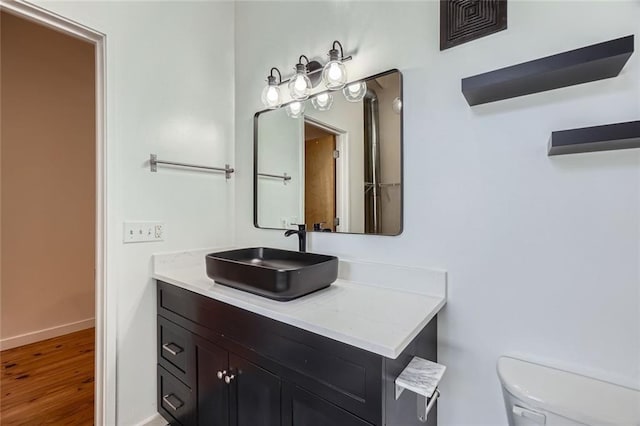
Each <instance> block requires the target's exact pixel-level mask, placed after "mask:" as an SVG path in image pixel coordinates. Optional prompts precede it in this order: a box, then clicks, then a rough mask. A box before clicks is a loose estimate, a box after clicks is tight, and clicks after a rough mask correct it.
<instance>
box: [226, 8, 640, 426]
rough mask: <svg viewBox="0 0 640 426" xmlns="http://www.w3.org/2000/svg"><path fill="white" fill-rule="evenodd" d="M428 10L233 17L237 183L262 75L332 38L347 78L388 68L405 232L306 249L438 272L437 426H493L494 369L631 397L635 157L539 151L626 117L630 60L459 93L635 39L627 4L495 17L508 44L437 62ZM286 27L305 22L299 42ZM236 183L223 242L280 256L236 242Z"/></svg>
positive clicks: (635, 329) (253, 233) (637, 222)
mask: <svg viewBox="0 0 640 426" xmlns="http://www.w3.org/2000/svg"><path fill="white" fill-rule="evenodd" d="M438 11H439V3H438V2H411V3H399V2H393V5H390V4H389V3H385V2H372V3H360V2H326V3H313V2H301V3H292V2H283V3H271V2H238V3H237V4H236V21H235V22H236V27H235V36H236V62H235V66H236V71H237V72H236V92H235V94H236V147H235V149H236V159H237V161H236V165H237V167H238V169H239V170H246V171H249V170H250V169H251V161H252V160H251V158H252V154H251V153H252V117H253V113H254V112H255V111H257V110H259V109H261V105H260V91H261V90H262V86H263V84H264V78H265V76H266V75H267V73H268V70H269V68H270V67H272V66H277V67H279V68H280V69H289V68H290V66H292V65H293V63H294V62H295V58H297V57H298V55H300V54H307V55H312V56H314V55H316V56H322V55H324V54H325V52H326V51H327V50H328V49H329V47H330V44H331V42H332V41H333V40H334V39H336V38H337V39H339V40H340V41H342V43H343V45H344V46H345V48H346V50H347V52H346V53H347V54H350V53H355V58H354V60H353V61H352V62H349V63H348V64H347V67H348V69H349V72H350V74H351V76H352V77H353V78H358V77H363V76H366V75H370V74H372V73H376V72H380V71H384V70H387V69H390V68H394V67H397V68H399V69H400V70H401V71H402V72H403V74H404V94H405V96H404V108H405V109H404V114H405V116H404V117H405V123H404V124H405V138H404V147H405V153H404V160H405V164H404V166H405V182H406V186H405V212H404V219H405V226H404V233H403V234H402V235H400V236H399V237H372V236H358V235H333V234H332V235H326V234H318V233H316V234H313V235H312V236H311V237H310V243H311V244H310V249H311V250H313V251H317V252H325V253H333V254H337V255H339V256H340V255H343V256H348V257H350V258H354V257H355V258H360V259H367V260H372V261H384V262H390V263H397V264H408V265H420V266H433V267H439V268H444V269H446V270H448V271H449V301H448V304H447V306H446V308H445V310H444V311H443V312H442V314H441V315H440V316H439V318H440V320H439V358H440V360H441V361H442V362H443V363H445V364H446V365H447V366H448V367H449V369H448V370H447V374H446V379H445V381H444V384H443V397H442V399H441V401H440V402H439V410H438V414H439V421H440V423H439V424H440V425H441V426H443V425H452V426H453V425H455V426H460V425H498V424H506V418H505V415H504V409H503V403H502V397H501V394H500V387H499V383H498V381H497V378H496V374H495V362H496V360H497V358H498V356H499V355H501V354H504V353H522V354H527V355H530V356H533V357H536V358H538V359H542V360H546V361H548V362H550V363H553V364H556V365H561V366H565V367H569V368H571V369H573V370H576V371H579V372H583V373H588V374H592V375H595V376H598V377H604V378H608V379H609V380H612V381H615V382H618V383H622V384H626V385H630V386H635V387H638V388H640V364H639V362H638V360H639V359H640V307H639V300H640V294H639V287H640V270H639V260H640V243H639V241H640V152H639V151H638V150H627V151H618V152H603V153H594V154H584V155H570V156H560V157H553V158H549V157H548V156H547V153H546V149H547V141H548V138H549V135H550V133H551V131H553V130H558V129H569V128H574V127H580V126H590V125H597V124H603V123H610V122H618V121H626V120H637V119H638V118H639V117H640V83H639V81H638V75H639V74H640V59H639V56H638V53H637V52H636V54H635V55H634V56H633V57H632V58H631V60H630V61H629V63H628V64H627V66H626V67H625V69H624V71H623V73H622V74H621V75H620V76H619V77H618V78H615V79H610V80H605V81H600V82H594V83H589V84H586V85H581V86H575V87H570V88H564V89H560V90H556V91H552V92H546V93H540V94H536V95H532V96H526V97H521V98H517V99H512V100H507V101H502V102H496V103H493V104H489V105H485V106H478V107H474V108H470V107H469V106H468V105H467V103H466V101H465V99H464V98H463V96H462V94H461V93H460V79H461V78H463V77H466V76H470V75H474V74H476V73H480V72H484V71H489V70H493V69H496V68H499V67H502V66H507V65H512V64H516V63H519V62H522V61H526V60H530V59H534V58H538V57H541V56H545V55H549V54H553V53H557V52H562V51H564V50H568V49H573V48H577V47H581V46H584V45H588V44H592V43H597V42H601V41H605V40H608V39H611V38H615V37H619V36H624V35H627V34H632V33H636V35H640V5H639V4H638V2H637V1H628V2H623V3H622V2H621V3H618V2H612V1H607V2H585V3H580V2H575V1H571V2H569V1H567V2H560V1H556V2H535V1H530V2H528V1H512V2H509V29H508V30H506V31H503V32H500V33H497V34H494V35H491V36H488V37H485V38H483V39H480V40H477V41H474V42H471V43H467V44H464V45H462V46H459V47H455V48H453V49H450V50H447V51H444V52H440V51H439V48H438V46H439V42H438V33H439V18H438ZM577 11H579V12H577ZM576 13H578V15H576ZM299 16H303V17H305V18H306V17H313V22H314V23H317V25H314V26H313V31H309V24H308V22H309V20H308V19H298V17H299ZM576 16H578V17H579V19H577V18H576ZM256 35H259V37H258V36H256ZM636 38H637V37H636ZM236 185H237V190H238V191H237V196H236V217H237V224H236V232H237V240H236V243H237V244H239V245H249V244H251V245H255V244H264V245H271V246H276V247H285V248H290V249H295V247H296V243H297V241H294V240H293V239H289V240H287V239H285V238H284V237H283V236H282V232H281V231H265V230H257V229H254V228H253V227H252V217H251V212H252V204H251V203H252V198H251V190H252V186H251V174H250V173H248V172H247V173H244V174H240V173H239V174H238V179H237V181H236Z"/></svg>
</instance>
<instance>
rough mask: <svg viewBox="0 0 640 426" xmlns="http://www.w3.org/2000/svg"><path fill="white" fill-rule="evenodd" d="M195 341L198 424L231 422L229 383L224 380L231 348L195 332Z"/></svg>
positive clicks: (223, 425)
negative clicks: (218, 344)
mask: <svg viewBox="0 0 640 426" xmlns="http://www.w3.org/2000/svg"><path fill="white" fill-rule="evenodd" d="M194 341H195V352H196V366H197V371H198V378H197V382H198V385H197V386H198V392H197V394H198V424H199V425H206V426H229V385H228V384H227V383H226V382H225V377H226V376H227V374H229V368H228V366H229V359H228V352H227V351H226V350H224V349H222V348H220V347H219V346H216V345H214V344H213V343H210V342H208V341H206V340H204V339H202V338H200V337H198V336H194ZM219 373H220V374H219ZM219 376H220V377H219Z"/></svg>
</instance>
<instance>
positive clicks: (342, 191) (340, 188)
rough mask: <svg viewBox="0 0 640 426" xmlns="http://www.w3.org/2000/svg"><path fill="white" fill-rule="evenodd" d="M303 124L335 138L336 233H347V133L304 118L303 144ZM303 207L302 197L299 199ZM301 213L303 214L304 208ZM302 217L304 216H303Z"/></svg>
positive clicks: (302, 161) (302, 174) (310, 118)
mask: <svg viewBox="0 0 640 426" xmlns="http://www.w3.org/2000/svg"><path fill="white" fill-rule="evenodd" d="M304 124H308V125H310V126H313V127H317V128H319V129H322V130H324V131H325V132H328V133H331V134H333V135H334V136H335V138H336V150H338V152H340V157H338V159H337V161H336V216H337V217H339V218H340V225H338V226H336V232H349V217H350V215H349V199H350V198H349V195H350V187H349V172H350V170H349V133H348V132H347V131H345V130H342V129H339V128H337V127H335V126H332V125H330V124H327V123H323V122H322V121H320V120H318V119H316V118H313V117H309V116H307V115H305V116H304V123H303V126H302V132H303V137H302V141H303V142H304V140H305V139H304ZM303 146H304V145H303ZM304 155H305V154H304V149H302V150H301V161H300V164H302V170H301V173H300V176H301V179H300V181H301V184H300V186H301V187H302V191H303V195H304V176H305V175H304ZM301 199H302V203H303V206H304V196H303V197H302V198H301ZM302 212H303V213H304V207H303V210H302ZM303 217H304V216H303Z"/></svg>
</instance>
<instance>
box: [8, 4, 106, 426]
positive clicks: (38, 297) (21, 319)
mask: <svg viewBox="0 0 640 426" xmlns="http://www.w3.org/2000/svg"><path fill="white" fill-rule="evenodd" d="M2 6H3V7H2V8H1V9H2V11H0V19H1V26H0V28H1V32H2V34H1V36H2V37H1V43H2V46H1V48H2V59H3V60H2V64H1V66H2V70H1V71H2V72H1V79H2V81H1V85H2V96H1V97H2V135H1V136H2V137H1V140H2V143H1V145H0V164H1V167H0V175H1V180H0V187H1V194H0V195H1V200H2V203H1V209H0V211H1V216H0V223H1V225H0V239H1V251H0V265H1V266H0V276H1V281H0V285H1V287H0V291H1V295H2V297H1V298H0V303H1V309H0V323H1V326H0V345H1V349H2V352H1V354H0V357H1V358H2V360H1V361H2V367H3V368H2V378H1V379H2V395H1V396H0V398H1V400H2V403H1V407H0V422H1V423H3V424H23V423H30V424H42V423H50V422H52V421H53V422H69V421H72V422H73V423H74V424H94V423H96V424H101V423H102V422H101V421H100V417H101V416H100V415H99V416H97V417H96V418H94V412H97V413H101V412H102V410H101V406H102V404H101V401H100V400H99V402H98V404H97V406H94V398H95V397H96V393H95V390H94V388H96V387H97V386H96V379H97V382H98V383H99V384H102V375H101V370H99V371H96V367H95V366H96V365H99V364H101V362H102V357H101V356H99V357H98V358H99V359H95V358H96V357H95V356H94V354H95V353H96V349H98V348H101V347H102V345H101V344H100V342H98V345H96V341H97V340H98V339H97V337H99V336H101V335H102V332H101V329H100V328H101V325H102V318H100V317H99V316H98V315H96V310H97V309H96V307H99V304H98V303H96V297H97V296H100V294H101V290H102V285H101V284H102V279H101V276H100V274H101V272H102V268H103V263H102V261H101V259H100V255H101V253H102V246H101V243H102V237H103V234H102V232H101V225H102V223H101V219H100V215H101V214H102V211H101V208H102V206H103V202H102V201H103V200H102V192H101V187H100V185H101V184H102V176H101V174H100V172H101V166H100V162H99V161H97V159H101V158H102V155H101V154H102V152H101V149H102V146H101V144H102V136H101V133H102V132H101V126H102V120H101V119H100V110H101V108H100V106H99V102H100V101H101V99H100V98H101V93H102V92H101V90H100V89H99V88H100V87H101V80H102V75H101V73H99V69H98V66H97V64H98V62H99V61H98V60H97V58H98V57H99V56H100V55H101V53H102V46H101V45H99V43H98V42H97V41H95V40H94V41H91V40H83V37H79V35H78V34H77V32H74V35H73V36H71V35H69V34H66V33H65V32H66V31H62V30H61V28H60V27H61V26H63V25H65V24H66V22H61V21H63V20H62V19H61V18H55V19H50V20H49V21H48V22H47V24H48V25H41V24H40V23H38V22H34V21H39V20H40V19H37V18H39V17H41V18H43V20H47V17H46V16H43V15H44V13H41V12H40V11H38V10H29V8H30V6H27V5H22V4H13V5H12V7H15V8H16V10H13V11H11V12H15V13H8V11H7V10H5V9H6V6H7V5H6V4H5V3H2ZM21 9H22V10H21ZM21 12H26V13H25V14H23V13H21ZM26 14H28V15H29V16H28V18H29V19H25V18H24V17H23V16H25V15H26ZM34 14H35V15H36V16H34ZM38 15H40V16H38ZM25 17H26V16H25ZM34 18H35V19H34ZM53 21H57V22H53ZM52 27H54V28H55V29H53V28H52ZM100 71H101V70H100ZM96 293H97V294H96ZM98 311H99V312H100V310H99V309H98ZM96 322H97V323H98V324H97V325H98V328H99V330H98V333H96V329H95V326H96ZM98 393H99V395H100V396H101V395H102V393H101V392H100V391H99V392H98ZM96 408H98V409H96Z"/></svg>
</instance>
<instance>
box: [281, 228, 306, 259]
mask: <svg viewBox="0 0 640 426" xmlns="http://www.w3.org/2000/svg"><path fill="white" fill-rule="evenodd" d="M293 234H298V250H299V251H300V253H305V252H306V251H307V226H306V225H305V224H304V223H302V224H299V225H298V230H297V231H296V230H294V229H289V230H288V231H286V232H285V233H284V236H285V237H289V236H291V235H293Z"/></svg>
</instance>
